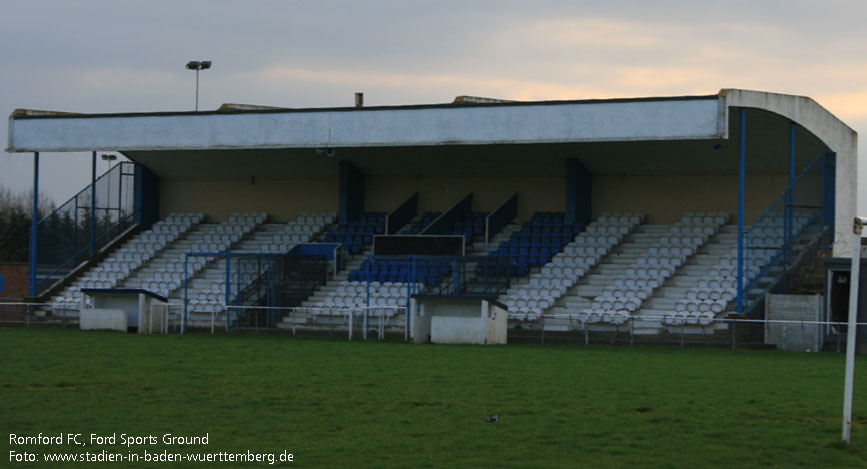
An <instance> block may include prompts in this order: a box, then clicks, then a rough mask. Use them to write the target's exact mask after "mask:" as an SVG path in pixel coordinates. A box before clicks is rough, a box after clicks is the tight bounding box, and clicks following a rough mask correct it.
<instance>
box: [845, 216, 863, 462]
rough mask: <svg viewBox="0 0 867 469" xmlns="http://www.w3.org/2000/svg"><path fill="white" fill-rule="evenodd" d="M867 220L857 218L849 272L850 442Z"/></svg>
mask: <svg viewBox="0 0 867 469" xmlns="http://www.w3.org/2000/svg"><path fill="white" fill-rule="evenodd" d="M865 222H867V219H864V218H855V225H854V230H853V233H852V267H851V273H850V274H849V325H848V326H847V329H846V378H845V382H844V385H843V441H844V442H846V444H847V445H848V444H849V436H850V433H851V429H852V387H853V384H854V380H855V339H856V334H855V331H856V328H857V326H856V325H855V323H856V322H857V321H856V319H857V317H858V284H859V283H860V271H859V270H860V267H861V228H862V227H863V225H864V224H865Z"/></svg>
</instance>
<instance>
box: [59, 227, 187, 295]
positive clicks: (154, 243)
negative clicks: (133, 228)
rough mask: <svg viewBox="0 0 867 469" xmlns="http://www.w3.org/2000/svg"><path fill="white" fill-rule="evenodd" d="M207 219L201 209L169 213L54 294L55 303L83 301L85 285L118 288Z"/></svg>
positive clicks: (88, 286) (86, 286)
mask: <svg viewBox="0 0 867 469" xmlns="http://www.w3.org/2000/svg"><path fill="white" fill-rule="evenodd" d="M203 219H204V215H203V214H200V213H193V214H178V213H172V214H169V215H168V216H167V217H166V219H165V220H161V221H158V222H156V223H154V224H153V226H151V228H150V229H149V230H146V231H144V232H142V233H140V234H139V235H137V236H136V237H134V238H133V239H131V240H130V241H128V242H127V243H125V244H124V245H123V246H121V247H120V248H118V249H116V250H115V251H114V252H112V253H111V254H109V255H108V256H107V257H106V259H104V260H103V261H102V262H100V264H99V265H98V266H96V267H93V268H91V269H90V270H88V271H87V272H85V273H84V274H83V275H82V276H81V277H79V278H78V279H77V280H76V281H75V282H73V283H72V285H70V286H68V287H66V288H65V289H64V290H63V291H61V293H60V294H58V295H56V296H55V297H54V298H52V303H55V304H61V303H62V304H80V303H81V297H82V294H81V289H82V288H114V287H115V286H116V285H118V284H119V283H120V282H121V281H123V280H124V279H126V278H127V277H128V276H129V275H130V273H131V272H133V271H134V270H136V269H138V268H139V267H140V266H142V265H143V264H144V263H145V262H147V261H149V260H150V259H151V258H152V257H154V256H155V255H156V254H157V253H158V252H160V251H162V250H163V249H165V248H166V246H168V245H169V244H171V243H172V242H174V241H175V240H176V239H178V238H179V237H181V236H182V235H184V234H185V233H186V232H187V231H189V230H190V229H192V227H193V226H196V225H197V224H199V223H201V221H202V220H203Z"/></svg>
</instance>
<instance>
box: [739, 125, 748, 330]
mask: <svg viewBox="0 0 867 469" xmlns="http://www.w3.org/2000/svg"><path fill="white" fill-rule="evenodd" d="M746 133H747V110H746V108H741V126H740V139H741V141H740V161H739V163H738V296H737V302H738V314H744V301H743V300H744V184H745V183H746V161H747V135H746Z"/></svg>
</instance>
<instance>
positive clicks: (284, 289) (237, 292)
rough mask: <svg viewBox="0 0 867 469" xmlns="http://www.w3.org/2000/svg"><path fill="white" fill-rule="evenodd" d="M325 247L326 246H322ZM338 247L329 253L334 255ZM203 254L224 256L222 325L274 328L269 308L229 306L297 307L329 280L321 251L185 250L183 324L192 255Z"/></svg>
mask: <svg viewBox="0 0 867 469" xmlns="http://www.w3.org/2000/svg"><path fill="white" fill-rule="evenodd" d="M323 247H328V245H323ZM337 252H339V249H337V250H335V251H333V252H332V254H334V255H337V254H336V253H337ZM196 257H202V258H206V259H208V261H207V262H210V261H211V260H215V259H223V260H224V261H225V262H226V264H225V266H224V273H223V283H224V286H223V289H222V291H221V292H220V296H221V297H222V299H221V303H222V304H223V305H227V306H228V307H227V308H226V309H225V311H224V313H225V328H226V331H227V332H228V331H229V330H231V327H233V326H238V325H241V326H246V325H253V324H255V325H257V326H260V325H261V326H262V327H273V326H274V323H275V322H276V321H277V320H279V319H280V318H278V317H277V316H276V315H272V310H271V309H268V308H266V309H263V310H261V311H260V310H257V309H256V308H249V309H248V308H232V306H244V307H250V306H254V307H255V306H264V307H269V308H270V307H287V306H298V305H299V304H300V303H301V301H303V300H305V299H306V298H307V297H308V296H309V295H310V294H312V293H313V292H314V291H315V290H316V289H318V288H319V287H321V286H322V285H324V284H325V283H326V282H327V280H328V269H329V266H330V264H331V262H332V261H333V260H329V259H328V256H326V255H321V254H299V253H297V252H296V253H291V254H290V253H287V254H275V253H264V252H261V253H260V252H188V253H186V256H185V266H184V283H183V284H184V327H185V328H186V327H187V323H188V321H189V313H190V303H191V298H190V280H191V279H192V278H193V277H194V276H195V273H196V272H195V271H194V270H193V269H191V267H190V264H191V261H190V260H191V258H196Z"/></svg>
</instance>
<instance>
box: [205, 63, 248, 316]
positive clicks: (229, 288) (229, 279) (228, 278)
mask: <svg viewBox="0 0 867 469" xmlns="http://www.w3.org/2000/svg"><path fill="white" fill-rule="evenodd" d="M198 75H199V71H198V70H196V76H197V77H198ZM196 83H198V78H197V79H196ZM239 274H240V273H239ZM231 291H232V263H231V255H230V254H229V253H228V252H227V253H226V332H229V298H231V293H230V292H231Z"/></svg>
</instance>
